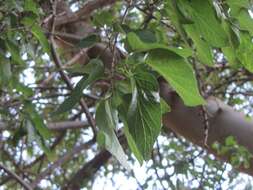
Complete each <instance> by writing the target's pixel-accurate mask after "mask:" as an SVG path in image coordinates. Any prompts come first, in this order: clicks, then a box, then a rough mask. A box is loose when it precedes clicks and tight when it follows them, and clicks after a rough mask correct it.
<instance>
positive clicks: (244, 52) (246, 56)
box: [236, 33, 253, 72]
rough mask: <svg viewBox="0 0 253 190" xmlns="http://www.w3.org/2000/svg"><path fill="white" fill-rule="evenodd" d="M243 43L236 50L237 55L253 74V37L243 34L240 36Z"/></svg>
mask: <svg viewBox="0 0 253 190" xmlns="http://www.w3.org/2000/svg"><path fill="white" fill-rule="evenodd" d="M240 37H241V38H240V39H241V43H240V45H239V47H238V49H237V50H236V54H237V57H238V59H239V60H240V62H241V63H242V65H243V66H244V67H245V68H246V69H247V70H249V71H250V72H253V54H252V52H253V43H252V41H251V37H250V36H249V35H248V34H246V33H241V35H240Z"/></svg>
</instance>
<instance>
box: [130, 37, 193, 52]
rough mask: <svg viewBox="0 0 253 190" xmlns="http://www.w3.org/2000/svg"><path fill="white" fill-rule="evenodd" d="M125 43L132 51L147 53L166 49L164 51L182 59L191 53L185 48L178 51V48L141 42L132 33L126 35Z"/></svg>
mask: <svg viewBox="0 0 253 190" xmlns="http://www.w3.org/2000/svg"><path fill="white" fill-rule="evenodd" d="M127 41H128V43H129V45H130V46H131V48H132V49H133V50H134V51H149V50H152V49H166V50H170V51H173V52H175V53H176V54H178V55H180V56H182V57H189V56H191V55H192V51H191V50H190V49H186V48H184V49H180V48H174V47H167V46H166V45H164V44H159V43H146V42H143V41H142V40H141V39H140V38H139V37H138V36H137V34H135V33H134V32H129V33H128V34H127Z"/></svg>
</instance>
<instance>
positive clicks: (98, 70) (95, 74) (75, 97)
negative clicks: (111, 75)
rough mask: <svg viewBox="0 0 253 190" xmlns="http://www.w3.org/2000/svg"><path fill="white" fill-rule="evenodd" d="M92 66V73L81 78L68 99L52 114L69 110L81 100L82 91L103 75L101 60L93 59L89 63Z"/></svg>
mask: <svg viewBox="0 0 253 190" xmlns="http://www.w3.org/2000/svg"><path fill="white" fill-rule="evenodd" d="M89 64H91V65H93V68H92V71H91V72H90V75H89V77H88V78H86V77H83V78H82V79H81V80H80V81H79V82H78V83H77V85H76V86H75V88H74V90H73V91H72V92H71V95H70V97H68V98H67V99H66V100H65V101H64V102H63V103H62V104H61V105H60V107H59V108H58V109H57V111H56V112H55V113H54V114H61V113H64V112H66V111H69V110H71V109H72V108H73V107H74V106H75V105H76V103H77V102H78V101H79V100H80V99H81V97H82V95H83V90H84V89H85V88H87V87H88V86H89V85H90V84H91V83H92V82H94V81H95V80H97V79H98V78H99V77H101V76H102V74H103V73H104V65H103V63H102V61H101V60H99V59H93V60H91V61H90V62H89Z"/></svg>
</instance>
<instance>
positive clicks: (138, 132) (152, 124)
mask: <svg viewBox="0 0 253 190" xmlns="http://www.w3.org/2000/svg"><path fill="white" fill-rule="evenodd" d="M133 90H134V91H133V96H132V100H131V104H130V106H129V110H128V116H127V123H128V130H129V133H130V134H131V136H132V138H133V140H134V142H135V144H136V146H137V148H138V150H139V152H140V153H141V155H142V156H143V158H144V159H146V160H147V159H149V158H150V154H151V151H152V149H153V145H154V143H155V140H156V138H157V137H158V135H159V133H160V131H161V107H160V104H159V103H157V102H155V101H152V100H147V99H146V97H145V95H144V94H143V93H142V92H140V91H139V92H136V87H133ZM140 137H141V138H140Z"/></svg>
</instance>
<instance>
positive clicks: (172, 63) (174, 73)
mask: <svg viewBox="0 0 253 190" xmlns="http://www.w3.org/2000/svg"><path fill="white" fill-rule="evenodd" d="M147 63H148V64H149V65H150V66H151V67H152V68H153V69H154V70H156V71H157V72H158V73H159V74H161V75H162V76H163V77H164V78H165V79H166V80H167V81H168V82H169V84H170V85H171V86H172V87H173V88H174V89H175V90H176V92H177V93H178V94H179V96H180V97H181V98H182V99H183V101H184V103H185V104H186V105H187V106H196V105H200V104H204V103H205V101H204V99H203V98H202V97H201V95H200V94H199V91H198V85H197V81H196V78H195V76H194V72H193V69H192V67H191V66H190V65H189V64H188V63H187V62H186V61H185V60H184V59H183V58H182V57H180V56H178V55H177V54H175V53H173V52H171V51H168V50H159V49H158V50H152V51H151V52H150V53H149V55H148V58H147Z"/></svg>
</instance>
